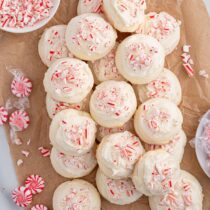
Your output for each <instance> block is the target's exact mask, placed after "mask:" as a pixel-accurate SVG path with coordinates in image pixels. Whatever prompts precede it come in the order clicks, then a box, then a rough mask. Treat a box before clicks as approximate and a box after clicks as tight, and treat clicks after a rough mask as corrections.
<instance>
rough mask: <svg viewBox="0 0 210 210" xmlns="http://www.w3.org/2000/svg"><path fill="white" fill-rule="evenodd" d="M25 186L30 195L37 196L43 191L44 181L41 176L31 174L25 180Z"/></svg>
mask: <svg viewBox="0 0 210 210" xmlns="http://www.w3.org/2000/svg"><path fill="white" fill-rule="evenodd" d="M25 186H26V187H27V188H28V189H29V190H30V191H31V193H32V194H38V193H41V192H42V191H43V189H44V187H45V181H44V179H43V178H42V177H41V176H39V175H34V174H33V175H30V176H29V177H28V178H27V179H26V181H25Z"/></svg>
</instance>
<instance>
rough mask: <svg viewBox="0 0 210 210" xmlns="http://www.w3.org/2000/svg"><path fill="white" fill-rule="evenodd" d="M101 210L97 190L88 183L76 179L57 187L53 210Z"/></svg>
mask: <svg viewBox="0 0 210 210" xmlns="http://www.w3.org/2000/svg"><path fill="white" fill-rule="evenodd" d="M67 209H68V210H100V209H101V199H100V195H99V193H98V191H97V190H96V188H95V187H94V186H93V185H92V184H90V183H89V182H87V181H84V180H81V179H75V180H73V181H68V182H64V183H62V184H61V185H59V186H58V187H57V189H56V190H55V192H54V195H53V210H67Z"/></svg>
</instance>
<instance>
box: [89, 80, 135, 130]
mask: <svg viewBox="0 0 210 210" xmlns="http://www.w3.org/2000/svg"><path fill="white" fill-rule="evenodd" d="M89 106H90V113H91V115H92V117H93V119H94V120H95V121H96V122H97V123H98V124H99V125H101V126H103V127H107V128H114V127H120V126H123V125H124V124H125V123H126V122H128V121H129V120H130V119H131V118H132V116H133V114H134V112H135V111H136V106H137V102H136V95H135V93H134V90H133V88H132V86H131V85H129V84H128V83H126V82H123V81H113V80H109V81H105V82H102V83H101V84H100V85H98V86H97V87H96V89H95V91H94V92H93V94H92V96H91V98H90V104H89Z"/></svg>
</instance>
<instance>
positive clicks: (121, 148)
mask: <svg viewBox="0 0 210 210" xmlns="http://www.w3.org/2000/svg"><path fill="white" fill-rule="evenodd" d="M143 153H144V148H143V147H142V145H141V142H140V140H139V138H138V137H136V136H135V135H134V134H132V133H130V132H128V131H125V132H120V133H115V134H111V135H108V136H105V137H104V138H103V139H102V142H101V143H100V144H99V146H98V149H97V153H96V158H97V161H98V164H99V167H100V169H101V170H102V172H103V173H104V174H106V175H107V176H108V177H111V178H114V179H121V178H127V177H129V176H130V175H131V173H132V171H133V168H134V165H135V163H136V162H137V160H138V159H139V157H140V156H141V155H142V154H143Z"/></svg>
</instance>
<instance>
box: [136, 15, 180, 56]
mask: <svg viewBox="0 0 210 210" xmlns="http://www.w3.org/2000/svg"><path fill="white" fill-rule="evenodd" d="M180 25H181V22H180V21H177V20H176V19H175V18H174V17H173V16H171V15H170V14H168V13H167V12H160V13H156V12H150V13H148V14H147V15H146V16H145V21H144V24H142V25H140V28H139V29H138V30H137V33H141V34H146V35H149V36H152V37H154V38H156V39H157V40H158V41H159V42H160V44H161V45H162V46H163V48H164V50H165V53H166V55H168V54H170V53H171V52H172V51H173V50H174V49H175V48H176V46H177V45H178V43H179V40H180Z"/></svg>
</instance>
